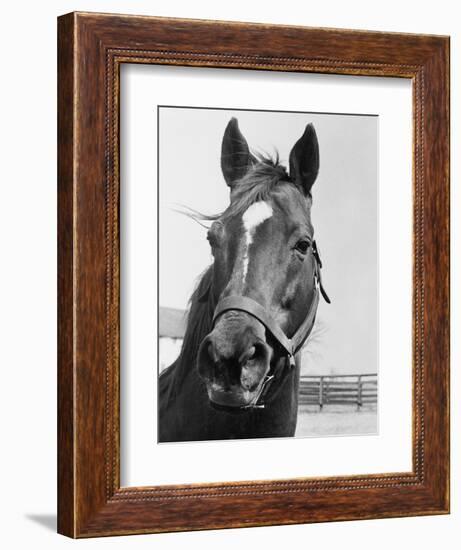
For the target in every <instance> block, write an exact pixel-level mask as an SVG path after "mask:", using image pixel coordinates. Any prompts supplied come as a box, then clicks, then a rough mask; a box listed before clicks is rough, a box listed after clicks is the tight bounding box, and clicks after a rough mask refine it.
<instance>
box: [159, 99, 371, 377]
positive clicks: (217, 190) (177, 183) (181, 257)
mask: <svg viewBox="0 0 461 550" xmlns="http://www.w3.org/2000/svg"><path fill="white" fill-rule="evenodd" d="M159 109H160V110H159V304H160V306H167V307H175V308H180V309H186V308H187V302H188V299H189V297H190V294H191V292H192V290H193V288H194V286H195V284H196V282H197V279H198V277H199V276H200V274H201V273H202V272H203V270H204V269H205V268H206V267H207V266H208V265H209V264H210V263H211V260H212V258H211V254H210V249H209V245H208V242H207V240H206V230H205V229H204V228H202V227H201V226H200V225H198V224H197V223H196V222H194V221H193V220H191V219H190V218H188V217H186V216H184V215H183V214H181V213H178V212H177V209H178V207H179V208H181V207H182V206H186V207H189V208H192V209H195V210H199V211H201V212H205V213H216V212H220V211H222V210H224V209H225V208H226V206H227V204H228V201H229V191H228V187H227V186H226V184H225V182H224V178H223V176H222V173H221V168H220V153H221V142H222V136H223V133H224V129H225V127H226V125H227V123H228V121H229V120H230V118H231V117H232V116H235V117H236V118H237V119H238V121H239V126H240V130H241V131H242V133H243V135H244V136H245V137H246V139H247V141H248V144H249V145H250V148H252V149H254V150H256V151H258V150H259V151H263V152H268V153H272V152H274V151H275V150H277V151H278V152H279V154H280V158H281V161H282V162H283V163H284V164H286V162H287V159H288V157H289V153H290V150H291V148H292V146H293V145H294V143H295V142H296V141H297V139H298V138H299V137H300V136H301V135H302V133H303V131H304V128H305V126H306V124H308V123H310V122H312V123H313V124H314V127H315V130H316V132H317V137H318V140H319V149H320V171H319V176H318V178H317V181H316V182H315V184H314V187H313V189H312V194H313V206H312V220H313V224H314V228H315V238H316V241H317V244H318V246H319V248H320V252H321V255H322V261H323V264H324V268H323V270H322V277H323V282H324V286H325V288H326V290H327V293H328V294H329V296H330V298H331V302H332V303H331V304H326V303H325V302H324V301H323V300H321V301H320V305H319V310H318V315H317V323H316V328H315V330H314V332H313V334H312V337H311V338H310V341H309V342H308V344H307V345H306V346H305V349H304V350H303V366H302V370H303V374H331V373H335V374H345V373H375V372H377V369H378V365H377V357H378V347H377V346H378V341H377V333H378V204H377V197H378V176H377V174H378V158H377V149H378V122H379V119H378V117H376V116H364V115H357V116H355V115H338V114H314V113H286V112H267V111H264V112H263V111H241V110H227V109H226V110H217V109H191V108H184V107H160V108H159Z"/></svg>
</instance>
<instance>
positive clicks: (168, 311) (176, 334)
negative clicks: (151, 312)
mask: <svg viewBox="0 0 461 550" xmlns="http://www.w3.org/2000/svg"><path fill="white" fill-rule="evenodd" d="M185 331H186V312H185V311H184V310H183V309H175V308H172V307H160V308H159V336H160V337H162V336H163V337H167V338H184V333H185Z"/></svg>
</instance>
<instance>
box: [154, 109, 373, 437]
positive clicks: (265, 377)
mask: <svg viewBox="0 0 461 550" xmlns="http://www.w3.org/2000/svg"><path fill="white" fill-rule="evenodd" d="M157 120H158V128H157V131H158V136H157V143H158V151H157V153H158V164H157V166H158V348H157V349H158V364H157V365H154V366H153V367H154V368H156V369H157V373H158V386H157V388H158V410H157V411H154V414H156V415H157V424H158V442H159V443H167V442H187V441H190V442H193V441H209V440H229V439H257V438H283V437H327V436H342V435H376V434H377V433H378V403H379V392H378V387H379V386H378V370H379V365H378V196H379V195H378V125H379V117H378V116H376V115H375V114H364V113H360V114H350V113H347V114H341V113H318V112H317V113H316V112H287V111H268V110H260V111H259V110H250V109H248V110H245V109H232V108H229V109H225V108H220V109H217V108H207V107H206V106H204V107H203V108H198V107H193V108H192V107H187V106H172V105H164V106H158V118H157Z"/></svg>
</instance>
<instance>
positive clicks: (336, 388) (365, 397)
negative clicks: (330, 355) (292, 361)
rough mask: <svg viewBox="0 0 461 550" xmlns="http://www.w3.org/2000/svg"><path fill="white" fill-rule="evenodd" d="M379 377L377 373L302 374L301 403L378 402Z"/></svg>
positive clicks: (323, 404)
mask: <svg viewBox="0 0 461 550" xmlns="http://www.w3.org/2000/svg"><path fill="white" fill-rule="evenodd" d="M377 399H378V378H377V375H376V374H338V375H331V376H301V379H300V387H299V403H300V404H301V405H317V406H318V407H319V408H320V410H322V409H323V407H324V406H325V405H355V406H356V407H357V409H358V410H360V408H361V407H362V406H364V405H368V404H373V403H376V402H377Z"/></svg>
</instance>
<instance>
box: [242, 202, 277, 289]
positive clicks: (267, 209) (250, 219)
mask: <svg viewBox="0 0 461 550" xmlns="http://www.w3.org/2000/svg"><path fill="white" fill-rule="evenodd" d="M272 214H273V211H272V206H271V205H270V204H268V203H267V202H264V201H259V202H255V203H254V204H252V205H251V206H250V207H249V208H248V210H247V211H246V212H245V214H243V216H242V221H243V227H244V229H245V250H244V252H243V282H245V279H246V276H247V273H248V263H249V261H250V258H249V248H250V244H251V243H252V242H253V235H254V233H255V230H256V228H257V227H258V225H260V224H261V223H263V222H264V221H265V220H267V219H268V218H270V217H271V216H272Z"/></svg>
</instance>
